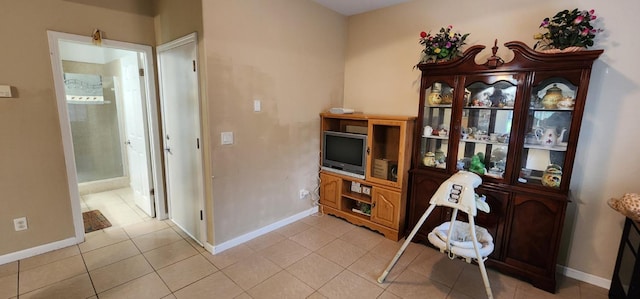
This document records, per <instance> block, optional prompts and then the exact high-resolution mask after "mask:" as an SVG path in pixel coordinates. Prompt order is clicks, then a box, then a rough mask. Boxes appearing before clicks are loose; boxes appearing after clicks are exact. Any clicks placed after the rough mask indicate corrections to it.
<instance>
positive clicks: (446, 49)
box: [420, 25, 469, 63]
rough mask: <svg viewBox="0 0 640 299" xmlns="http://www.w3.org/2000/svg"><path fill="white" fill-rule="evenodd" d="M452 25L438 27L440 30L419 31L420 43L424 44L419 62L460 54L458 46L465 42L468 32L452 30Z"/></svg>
mask: <svg viewBox="0 0 640 299" xmlns="http://www.w3.org/2000/svg"><path fill="white" fill-rule="evenodd" d="M452 29H453V26H451V25H449V26H448V27H447V28H440V32H438V33H437V34H435V35H431V32H429V33H426V32H424V31H423V32H420V44H421V45H423V46H424V49H423V50H422V58H421V59H420V63H426V62H436V61H446V60H450V59H452V58H454V57H458V56H460V54H461V51H460V48H461V47H462V46H463V45H464V44H465V42H464V41H465V39H467V36H469V33H466V34H464V35H463V34H460V33H458V32H454V31H452Z"/></svg>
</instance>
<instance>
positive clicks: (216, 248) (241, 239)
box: [205, 207, 318, 254]
mask: <svg viewBox="0 0 640 299" xmlns="http://www.w3.org/2000/svg"><path fill="white" fill-rule="evenodd" d="M317 212H318V207H313V208H311V209H308V210H306V211H302V212H300V213H298V214H295V215H293V216H291V217H289V218H285V219H282V220H280V221H277V222H274V223H272V224H269V225H267V226H265V227H262V228H260V229H257V230H254V231H252V232H250V233H247V234H244V235H242V236H239V237H237V238H234V239H231V240H229V241H227V242H224V243H221V244H218V245H215V246H211V245H209V244H206V245H205V248H206V249H207V250H209V252H210V253H211V254H217V253H220V252H223V251H225V250H227V249H229V248H233V247H235V246H238V245H240V244H242V243H244V242H247V241H250V240H252V239H254V238H257V237H259V236H262V235H264V234H266V233H269V232H272V231H274V230H276V229H279V228H281V227H283V226H285V225H287V224H291V223H293V222H296V221H298V220H300V219H302V218H304V217H307V216H309V215H312V214H314V213H317Z"/></svg>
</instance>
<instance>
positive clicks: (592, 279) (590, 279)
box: [556, 265, 611, 290]
mask: <svg viewBox="0 0 640 299" xmlns="http://www.w3.org/2000/svg"><path fill="white" fill-rule="evenodd" d="M556 272H558V273H560V274H562V275H564V276H566V277H571V278H573V279H577V280H580V281H584V282H586V283H590V284H592V285H595V286H599V287H601V288H605V289H607V290H608V289H609V288H610V287H611V280H610V279H606V278H602V277H599V276H595V275H592V274H589V273H585V272H582V271H578V270H576V269H572V268H569V267H565V266H562V265H556Z"/></svg>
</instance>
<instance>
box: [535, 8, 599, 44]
mask: <svg viewBox="0 0 640 299" xmlns="http://www.w3.org/2000/svg"><path fill="white" fill-rule="evenodd" d="M594 13H595V11H594V10H593V9H592V10H589V11H586V10H578V9H577V8H576V9H574V10H572V11H569V10H563V11H561V12H558V13H557V14H556V15H555V16H554V17H553V18H552V19H549V18H545V19H544V20H543V21H542V23H541V24H540V28H543V29H546V30H547V32H546V33H537V34H535V35H534V36H533V38H534V39H537V40H538V42H536V44H535V45H534V47H533V48H534V49H536V48H540V49H541V50H550V49H559V50H564V49H566V48H568V47H580V48H587V47H591V46H593V38H595V36H596V33H598V32H601V31H602V30H601V29H595V28H593V26H592V25H591V21H593V20H595V19H596V15H595V14H594Z"/></svg>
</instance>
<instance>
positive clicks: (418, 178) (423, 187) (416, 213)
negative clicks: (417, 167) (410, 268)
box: [407, 174, 446, 241]
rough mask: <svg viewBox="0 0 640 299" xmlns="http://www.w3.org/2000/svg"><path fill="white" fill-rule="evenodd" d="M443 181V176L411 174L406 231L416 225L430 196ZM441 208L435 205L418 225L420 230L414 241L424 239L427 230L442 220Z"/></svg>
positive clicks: (427, 205)
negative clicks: (411, 181) (420, 224)
mask: <svg viewBox="0 0 640 299" xmlns="http://www.w3.org/2000/svg"><path fill="white" fill-rule="evenodd" d="M444 181H445V179H443V178H439V177H434V176H431V175H423V174H415V175H414V176H413V184H412V187H411V201H410V206H409V221H408V223H407V232H408V231H411V230H413V228H414V226H416V224H417V223H418V221H419V220H420V217H422V215H423V214H424V212H426V211H427V209H428V208H429V201H430V200H431V197H432V196H433V194H435V193H436V190H438V187H440V184H441V183H442V182H444ZM443 210H444V208H442V207H436V208H435V209H434V210H433V212H431V215H429V217H428V218H427V220H426V221H425V222H424V224H423V225H422V227H420V230H418V234H417V235H416V241H422V240H424V239H426V237H427V235H428V234H429V232H431V230H433V229H434V228H435V227H436V226H438V225H440V224H441V223H442V222H443V221H442V214H443ZM445 221H446V220H445Z"/></svg>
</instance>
